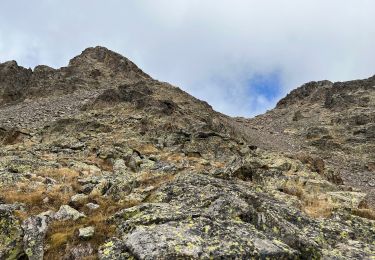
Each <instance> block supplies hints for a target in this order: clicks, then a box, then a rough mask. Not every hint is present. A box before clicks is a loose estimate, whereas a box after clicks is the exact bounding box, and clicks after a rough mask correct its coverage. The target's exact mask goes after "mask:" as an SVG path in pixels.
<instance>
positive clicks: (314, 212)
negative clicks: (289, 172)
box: [282, 181, 335, 218]
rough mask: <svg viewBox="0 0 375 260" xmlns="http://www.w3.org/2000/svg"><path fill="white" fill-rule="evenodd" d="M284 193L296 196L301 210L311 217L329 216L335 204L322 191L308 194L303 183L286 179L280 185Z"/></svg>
mask: <svg viewBox="0 0 375 260" xmlns="http://www.w3.org/2000/svg"><path fill="white" fill-rule="evenodd" d="M282 191H283V192H284V193H286V194H289V195H292V196H296V197H297V198H298V199H299V200H300V201H301V203H302V208H301V210H302V211H303V212H305V213H306V214H307V215H308V216H310V217H313V218H327V217H329V216H331V214H332V212H333V210H334V208H335V206H334V204H333V202H332V201H331V200H330V199H329V198H327V196H325V194H323V193H319V192H315V193H314V194H311V193H310V194H309V193H307V192H306V191H305V189H304V185H303V183H301V182H299V181H288V182H286V183H285V184H284V186H283V187H282Z"/></svg>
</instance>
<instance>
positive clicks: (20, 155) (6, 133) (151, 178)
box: [0, 47, 375, 259]
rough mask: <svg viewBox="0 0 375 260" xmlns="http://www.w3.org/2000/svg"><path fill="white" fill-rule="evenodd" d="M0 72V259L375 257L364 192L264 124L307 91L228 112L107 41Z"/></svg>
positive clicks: (2, 68)
mask: <svg viewBox="0 0 375 260" xmlns="http://www.w3.org/2000/svg"><path fill="white" fill-rule="evenodd" d="M0 76H1V77H0V93H1V102H0V127H1V128H0V143H1V146H0V154H1V158H0V191H1V194H2V195H0V220H1V221H0V230H1V232H0V238H1V240H0V241H4V242H0V258H1V259H2V258H5V259H17V258H29V259H41V258H44V259H83V258H85V257H89V258H94V259H96V258H99V259H132V258H136V259H153V258H159V259H175V258H193V259H196V258H203V259H208V258H235V259H247V258H251V257H253V258H270V259H311V258H316V259H319V258H326V259H331V258H332V259H341V258H346V259H348V258H349V259H358V258H370V257H373V256H374V255H375V253H374V252H375V248H374V245H373V244H372V241H373V240H374V239H375V226H374V220H372V219H374V213H373V211H372V210H371V209H370V207H369V205H368V204H369V203H368V199H367V194H366V193H363V192H361V191H358V190H355V189H353V188H351V187H349V186H348V184H346V185H342V183H341V182H340V181H339V180H340V179H339V176H337V175H336V173H335V172H332V171H331V168H330V167H331V165H329V163H328V160H327V158H325V157H324V156H320V154H319V153H314V151H312V150H311V149H310V148H309V146H306V147H307V148H306V147H304V144H303V141H304V140H303V139H302V138H301V136H300V134H296V135H295V136H292V135H286V134H285V135H284V134H283V135H280V133H279V131H280V128H279V125H274V124H273V122H275V124H276V123H277V122H279V121H278V120H281V121H283V122H288V121H287V120H286V119H285V118H287V119H289V116H290V115H292V117H293V118H294V114H288V113H289V111H293V110H292V109H291V107H292V106H293V104H294V103H295V102H296V100H303V99H304V98H305V97H310V96H311V94H310V92H314V93H315V92H316V91H315V90H314V91H311V90H310V88H307V89H308V90H303V89H302V90H297V92H298V91H300V92H301V93H299V94H298V93H297V94H293V93H292V94H291V96H289V97H287V98H286V99H287V100H286V101H285V100H284V101H283V102H281V104H279V105H278V107H277V108H276V109H275V110H273V111H271V112H270V113H269V114H266V115H264V116H260V117H258V118H255V119H250V120H249V119H240V118H230V117H228V116H225V115H223V114H221V113H218V112H215V111H214V110H213V109H212V108H211V107H210V106H209V105H208V104H207V103H206V102H203V101H200V100H198V99H196V98H194V97H192V96H190V95H189V94H187V93H185V92H184V91H182V90H180V89H179V88H176V87H174V86H172V85H170V84H168V83H163V82H159V81H157V80H154V79H152V78H151V77H149V76H148V75H147V74H145V73H144V72H142V71H141V70H140V69H139V68H138V67H136V65H134V64H133V63H132V62H130V61H129V60H127V59H126V58H124V57H122V56H121V55H119V54H116V53H114V52H112V51H109V50H108V49H106V48H104V47H95V48H88V49H86V50H85V51H83V52H82V54H81V55H79V56H77V57H76V58H73V59H72V60H71V61H70V63H69V65H68V67H65V68H61V69H57V70H54V69H50V68H48V67H45V66H42V67H36V68H35V69H34V71H31V70H27V69H24V68H21V67H18V65H16V64H15V63H14V62H10V63H9V62H8V63H3V64H0ZM319 84H320V83H319ZM321 84H323V85H324V84H326V83H321ZM327 84H328V83H327ZM330 84H331V83H330ZM318 88H319V87H318ZM324 88H330V86H326V87H324ZM312 89H315V88H312ZM370 90H371V88H370ZM366 91H368V90H366ZM305 93H307V94H305ZM340 93H341V92H340V91H338V92H337V93H336V92H335V93H333V94H332V97H336V96H335V95H337V94H340ZM293 95H294V96H296V97H293ZM297 97H298V98H297ZM288 99H289V101H288ZM319 100H320V99H319ZM297 102H300V101H297ZM313 102H315V99H314V100H313V101H312V103H313ZM283 103H284V105H283ZM331 103H333V104H334V103H335V102H334V101H332V102H331ZM370 103H371V102H370ZM366 104H367V105H368V104H369V102H367V103H366ZM310 105H311V106H314V104H309V105H306V106H310ZM282 106H286V108H282ZM296 106H297V107H301V104H298V105H296ZM319 109H320V108H319ZM285 111H287V112H285ZM296 113H297V112H296ZM300 113H301V114H302V116H303V118H307V115H306V114H305V112H304V111H301V112H300ZM358 113H359V112H358ZM270 115H271V116H270ZM296 118H298V120H296V122H303V121H301V120H302V119H301V115H299V113H297V115H296ZM293 122H294V121H293ZM276 126H277V127H276ZM268 127H269V128H268ZM293 127H296V128H297V130H299V128H298V125H297V126H294V125H293ZM301 129H302V130H303V129H305V128H301ZM265 130H267V131H265ZM283 130H285V129H283ZM286 132H288V131H286ZM275 134H276V135H275ZM314 138H315V137H314ZM366 138H367V137H366ZM291 140H293V141H291ZM349 184H350V183H349Z"/></svg>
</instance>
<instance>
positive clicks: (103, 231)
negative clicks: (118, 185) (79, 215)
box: [45, 196, 138, 259]
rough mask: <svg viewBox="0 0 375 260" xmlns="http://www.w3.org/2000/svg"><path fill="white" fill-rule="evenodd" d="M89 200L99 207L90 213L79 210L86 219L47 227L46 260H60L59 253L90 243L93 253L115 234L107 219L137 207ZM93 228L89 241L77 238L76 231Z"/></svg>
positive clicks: (96, 198) (132, 203)
mask: <svg viewBox="0 0 375 260" xmlns="http://www.w3.org/2000/svg"><path fill="white" fill-rule="evenodd" d="M90 200H91V201H93V202H95V203H97V204H99V205H100V207H99V208H98V209H97V210H95V211H93V212H90V211H89V209H87V208H84V207H82V208H80V209H79V210H80V211H83V212H84V213H85V214H86V215H87V217H86V218H83V219H79V220H76V221H73V220H71V221H58V222H54V223H52V225H51V226H50V227H49V230H48V233H47V236H46V241H47V243H46V244H47V245H48V250H47V251H46V254H45V257H46V259H60V258H59V257H61V252H66V251H67V250H69V248H71V247H74V246H76V245H78V244H80V245H82V244H84V243H90V245H91V246H92V247H93V249H94V251H96V250H97V248H98V247H99V246H100V245H101V244H103V243H104V242H105V241H106V240H107V239H108V238H110V237H112V236H113V235H114V233H115V229H116V227H115V225H114V224H113V223H109V222H108V218H109V217H110V216H112V215H113V214H114V213H115V212H117V211H119V210H121V209H124V208H129V207H132V206H135V205H137V204H138V203H137V202H129V201H127V202H116V201H114V200H112V199H110V198H108V197H102V196H90ZM87 226H93V227H95V234H94V236H93V237H92V238H90V239H89V240H85V241H82V240H81V239H79V237H78V229H80V228H82V227H87ZM87 259H96V257H95V256H89V257H88V258H87Z"/></svg>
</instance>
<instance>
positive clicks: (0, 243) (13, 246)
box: [0, 205, 23, 259]
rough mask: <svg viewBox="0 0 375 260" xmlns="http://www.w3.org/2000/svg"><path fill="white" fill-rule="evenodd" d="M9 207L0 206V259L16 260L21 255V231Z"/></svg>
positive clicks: (19, 224) (18, 222)
mask: <svg viewBox="0 0 375 260" xmlns="http://www.w3.org/2000/svg"><path fill="white" fill-rule="evenodd" d="M8 206H9V207H8ZM10 206H11V205H0V259H17V257H19V256H21V255H23V242H22V236H23V230H22V228H21V223H20V221H19V220H17V218H16V217H15V216H14V214H13V211H14V209H12V207H10Z"/></svg>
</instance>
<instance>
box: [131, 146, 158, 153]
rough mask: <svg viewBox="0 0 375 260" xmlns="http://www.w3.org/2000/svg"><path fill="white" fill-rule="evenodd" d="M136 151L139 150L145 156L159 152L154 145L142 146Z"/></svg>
mask: <svg viewBox="0 0 375 260" xmlns="http://www.w3.org/2000/svg"><path fill="white" fill-rule="evenodd" d="M136 150H138V151H139V152H140V153H141V154H145V155H149V154H155V153H158V152H159V150H158V149H157V148H156V147H155V146H154V145H153V144H143V145H140V146H138V147H136Z"/></svg>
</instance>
